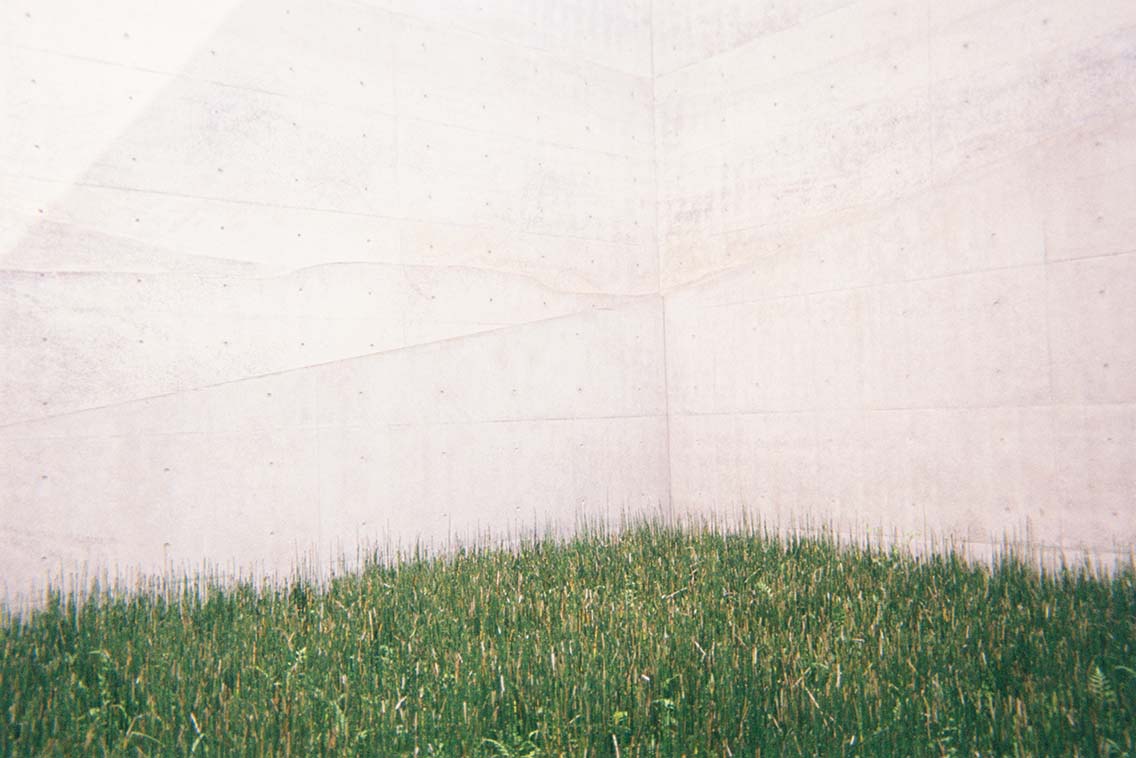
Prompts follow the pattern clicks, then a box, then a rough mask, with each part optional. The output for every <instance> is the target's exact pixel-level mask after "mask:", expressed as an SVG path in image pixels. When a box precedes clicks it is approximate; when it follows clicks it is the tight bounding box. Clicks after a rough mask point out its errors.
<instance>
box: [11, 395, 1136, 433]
mask: <svg viewBox="0 0 1136 758" xmlns="http://www.w3.org/2000/svg"><path fill="white" fill-rule="evenodd" d="M1124 407H1133V408H1136V400H1108V401H1096V402H1084V403H1059V402H1054V403H1004V404H986V405H911V406H902V405H897V406H876V407H855V408H849V407H816V408H794V409H790V410H775V409H755V410H730V411H690V410H680V411H673V410H672V411H671V415H672V416H688V417H691V418H698V417H702V416H708V417H717V416H807V415H810V414H834V413H839V414H864V413H909V412H916V413H922V412H928V411H996V410H1033V409H1039V410H1040V409H1046V408H1051V409H1075V408H1124ZM0 428H2V427H0Z"/></svg>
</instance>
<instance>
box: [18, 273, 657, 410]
mask: <svg viewBox="0 0 1136 758" xmlns="http://www.w3.org/2000/svg"><path fill="white" fill-rule="evenodd" d="M656 297H658V295H656V294H654V293H652V294H650V295H645V296H640V297H636V298H631V299H630V302H627V303H622V304H617V305H614V306H613V307H597V308H587V309H585V310H580V311H573V312H571V313H562V314H558V315H556V316H550V317H548V318H542V319H536V320H533V321H525V322H523V323H519V324H509V325H507V326H503V327H500V328H498V329H487V330H484V331H479V332H472V333H470V334H461V335H456V336H454V337H445V338H443V339H440V340H433V341H431V342H420V343H417V344H414V345H404V346H401V347H393V348H388V349H385V350H374V351H371V352H367V353H360V354H359V355H348V356H344V357H343V358H334V359H332V360H328V361H321V362H319V363H310V364H306V365H303V366H296V367H295V368H286V369H280V370H278V371H268V372H265V373H263V374H256V375H254V376H242V377H240V378H237V379H228V380H225V381H223V382H216V383H214V384H206V385H201V386H197V387H187V388H185V389H179V390H172V391H170V392H162V393H159V394H156V395H146V396H144V397H138V398H131V399H130V400H122V401H119V402H115V403H107V404H105V405H96V406H91V407H89V408H78V409H76V410H73V411H66V412H65V413H57V414H54V415H50V416H39V417H36V418H30V419H20V420H17V421H9V422H6V423H2V424H0V429H9V428H12V427H16V426H24V425H29V424H37V423H43V422H46V421H50V420H53V419H58V418H65V417H69V416H76V415H79V414H81V413H90V412H93V411H101V410H106V409H108V408H121V407H124V406H127V405H132V404H134V403H143V402H147V401H150V400H159V399H162V398H167V397H175V396H177V395H184V394H186V393H190V392H202V391H204V390H210V389H216V388H218V387H225V386H227V385H230V384H240V383H242V382H253V381H256V380H258V379H267V378H271V377H274V376H284V375H286V374H294V373H297V372H300V371H307V370H310V369H319V368H325V367H327V366H334V365H337V364H340V363H347V362H350V361H361V360H365V359H367V358H375V357H378V356H381V355H388V354H391V353H404V352H409V351H413V350H424V349H429V348H434V347H436V346H438V345H444V344H449V343H455V342H460V341H465V340H470V339H476V338H479V337H486V336H489V335H496V334H500V333H501V332H505V331H509V330H513V329H525V328H527V327H531V326H537V325H541V324H550V323H553V322H556V321H566V320H568V319H571V318H579V317H581V316H587V315H590V314H593V313H597V312H603V311H614V310H620V309H622V308H626V307H631V306H633V305H637V304H638V303H639V302H641V301H644V300H647V299H653V298H656Z"/></svg>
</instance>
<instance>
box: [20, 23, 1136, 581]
mask: <svg viewBox="0 0 1136 758" xmlns="http://www.w3.org/2000/svg"><path fill="white" fill-rule="evenodd" d="M0 47H2V49H3V53H2V54H3V59H2V62H0V136H2V139H0V160H2V165H0V360H2V362H3V366H4V368H3V374H2V383H0V456H2V457H0V460H2V462H3V468H2V471H0V577H2V585H3V588H2V592H3V593H4V595H5V596H9V597H11V596H16V595H20V594H26V593H28V592H31V591H33V590H34V588H36V587H39V586H42V583H43V581H44V579H45V578H46V577H47V576H49V575H52V574H55V575H57V574H58V573H59V572H64V573H70V572H74V571H78V570H81V569H82V568H83V567H86V569H87V570H88V571H91V572H97V571H99V570H101V569H104V568H105V569H109V570H122V569H137V570H141V571H154V570H161V569H162V568H164V567H170V566H187V565H188V566H194V565H200V562H201V561H211V562H213V563H215V564H219V565H222V566H228V567H230V568H233V569H240V570H267V571H287V570H288V568H289V567H290V565H291V564H292V562H293V561H294V560H295V558H296V557H297V556H298V555H301V556H302V555H308V554H309V552H310V551H318V552H319V553H320V554H321V555H322V556H323V557H324V558H333V557H334V554H335V553H336V551H338V550H344V551H345V552H348V553H350V552H351V550H352V549H353V547H354V545H355V544H356V543H357V541H359V540H363V541H374V542H379V543H383V542H402V543H403V544H406V543H409V542H412V541H414V540H416V539H423V540H427V541H433V542H435V543H438V542H440V541H442V540H449V539H451V538H454V537H458V538H461V537H473V536H476V535H478V534H482V533H484V531H485V530H489V531H493V532H495V533H497V534H500V533H502V532H505V531H509V530H514V529H517V528H520V526H521V525H526V526H528V527H529V528H531V527H532V526H534V525H535V526H537V527H538V528H543V527H545V526H549V525H553V526H556V525H560V526H564V527H565V528H567V527H570V526H571V525H572V524H573V523H576V521H577V520H578V519H580V518H589V517H605V516H611V515H618V514H622V513H646V512H649V513H660V512H661V513H663V514H666V515H672V514H674V515H694V516H705V515H711V514H723V513H730V514H737V513H739V512H743V511H744V512H745V513H747V514H748V515H749V516H750V517H751V518H758V519H765V520H767V521H770V522H773V523H777V524H781V525H786V526H787V527H789V526H793V525H799V524H801V523H804V522H809V523H830V524H834V525H836V526H837V527H839V528H841V529H847V530H848V531H850V532H854V533H860V534H864V533H875V534H885V535H890V538H892V539H895V540H898V541H900V542H903V541H909V542H919V541H923V542H924V543H926V541H928V540H931V539H957V540H963V541H966V542H968V543H970V544H973V545H977V546H984V545H985V546H989V545H996V544H999V543H1000V542H1001V541H1002V539H1003V538H1004V537H1007V536H1008V537H1010V538H1013V539H1021V540H1025V541H1029V542H1031V543H1032V544H1035V545H1040V546H1043V547H1046V548H1051V549H1054V550H1058V551H1059V550H1062V549H1066V548H1067V549H1069V550H1077V549H1081V548H1087V549H1090V550H1096V551H1102V552H1107V551H1117V550H1119V551H1123V550H1126V549H1130V548H1131V547H1132V546H1133V545H1134V544H1136V245H1134V243H1133V242H1132V230H1133V228H1136V226H1134V225H1136V179H1134V177H1136V62H1134V61H1136V6H1133V4H1132V3H1130V2H1127V0H1100V2H1095V3H1092V4H1090V5H1088V6H1085V5H1084V4H1082V3H1074V2H1071V0H1043V2H1032V3H1026V2H1004V1H999V2H995V1H994V0H965V2H959V3H951V4H943V3H934V2H929V1H921V2H904V1H901V0H859V1H853V0H792V1H790V2H778V3H766V2H742V0H708V1H707V2H700V3H689V2H682V1H680V0H615V1H613V0H539V1H535V2H534V1H533V0H419V1H415V2H411V1H410V0H368V1H367V2H361V1H360V0H332V2H327V3H318V4H317V3H312V2H307V1H306V0H286V1H285V2H276V1H273V2H269V0H203V1H202V2H197V3H190V4H186V3H173V2H141V0H111V1H110V2H104V3H97V4H92V3H87V4H83V3H77V2H71V1H69V0H36V1H35V2H32V1H31V0H0Z"/></svg>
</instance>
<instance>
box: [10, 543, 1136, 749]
mask: <svg viewBox="0 0 1136 758" xmlns="http://www.w3.org/2000/svg"><path fill="white" fill-rule="evenodd" d="M0 650H2V651H3V657H2V660H0V754H3V755H21V756H24V755H26V756H33V755H49V756H51V755H61V756H62V755H66V756H74V755H104V754H106V755H163V756H164V755H215V756H234V755H265V756H277V755H296V756H309V755H367V756H386V755H470V756H492V755H501V756H506V755H507V756H536V755H546V756H552V755H580V756H583V755H588V756H602V755H608V756H620V757H621V758H623V757H630V756H655V755H665V756H671V755H720V756H731V755H737V756H742V755H745V756H753V755H765V756H779V755H826V756H827V755H850V756H851V755H873V756H874V755H878V756H899V755H931V756H938V755H958V756H975V755H982V756H1003V755H1008V756H1026V755H1035V756H1054V755H1085V756H1096V755H1100V756H1103V755H1136V573H1134V572H1133V571H1132V569H1131V567H1128V568H1126V569H1124V570H1121V571H1120V572H1118V573H1116V574H1114V575H1112V576H1109V577H1103V576H1095V575H1093V574H1092V573H1091V572H1088V571H1086V570H1084V569H1079V570H1072V569H1066V570H1063V571H1061V572H1056V573H1050V574H1047V575H1042V574H1039V573H1038V572H1036V571H1034V570H1032V569H1030V568H1027V567H1026V566H1025V565H1024V564H1023V563H1021V562H1018V561H1015V560H1012V559H1007V560H1005V561H1003V562H1002V563H1001V564H1000V565H998V566H997V567H996V568H994V569H990V568H987V567H982V566H976V565H972V564H969V563H967V562H966V561H964V560H962V559H960V558H958V557H955V556H950V555H947V556H939V557H933V558H924V559H919V560H916V559H913V558H910V557H903V556H900V555H897V554H894V553H890V552H886V551H881V550H873V549H867V548H849V547H838V546H837V545H835V544H834V543H833V542H832V541H831V540H826V539H813V538H807V539H806V538H797V539H777V538H773V537H767V536H761V535H755V534H730V535H725V534H721V533H718V532H715V531H712V530H697V529H695V530H686V531H684V530H680V529H676V528H668V527H661V526H640V527H637V528H633V529H630V530H628V531H626V532H624V533H622V534H615V533H609V534H600V533H594V534H591V535H588V536H582V537H578V538H575V539H573V540H570V541H556V540H551V539H550V540H543V541H535V542H532V543H530V544H527V545H526V546H524V547H523V548H521V549H518V550H506V549H490V548H486V549H480V550H478V549H471V550H465V551H460V552H457V553H455V554H453V555H449V556H445V557H437V558H428V557H425V556H418V557H415V558H411V559H407V560H404V561H402V562H399V563H397V564H394V565H382V564H380V563H373V564H371V565H369V566H367V567H366V568H365V569H363V570H361V571H359V572H356V573H352V574H350V575H346V576H341V577H338V578H336V579H334V580H332V581H330V582H329V583H328V584H327V585H326V586H323V587H320V586H316V585H313V584H309V583H306V582H303V581H299V580H297V581H296V582H294V583H293V584H292V585H291V586H289V587H278V588H275V589H260V590H258V589H254V588H253V587H251V586H248V585H237V586H228V587H223V586H220V585H217V584H211V583H209V582H206V581H204V580H200V581H199V580H193V581H190V580H187V581H185V582H184V583H182V584H181V585H180V588H178V589H176V590H175V589H170V588H169V587H166V588H165V589H164V590H159V589H152V590H145V589H143V590H136V591H134V592H130V593H127V594H125V595H114V594H110V593H103V594H101V595H99V596H96V597H94V598H92V599H89V600H88V601H87V602H82V603H80V602H79V601H78V600H77V599H76V598H75V596H73V595H64V594H60V593H56V594H53V595H52V596H51V597H50V598H49V600H48V602H47V604H46V606H45V607H43V608H41V609H40V610H38V611H36V612H34V613H32V614H29V615H25V616H20V617H16V616H9V617H8V618H7V619H5V620H4V621H3V623H2V624H0Z"/></svg>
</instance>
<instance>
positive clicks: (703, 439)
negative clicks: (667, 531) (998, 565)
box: [655, 0, 1136, 550]
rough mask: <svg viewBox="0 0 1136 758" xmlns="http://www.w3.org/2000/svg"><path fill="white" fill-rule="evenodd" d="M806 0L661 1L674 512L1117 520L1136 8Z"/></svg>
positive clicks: (1123, 519) (1069, 542)
mask: <svg viewBox="0 0 1136 758" xmlns="http://www.w3.org/2000/svg"><path fill="white" fill-rule="evenodd" d="M799 5H801V7H800V8H798V7H797V5H796V4H792V3H790V4H789V5H787V6H782V5H780V4H779V5H778V7H777V8H773V7H772V6H769V7H765V6H761V7H760V8H759V7H758V6H756V5H753V4H749V5H747V6H746V7H745V8H742V7H741V5H739V4H738V3H734V2H732V0H721V1H719V2H711V3H701V4H699V5H698V6H697V7H694V6H692V5H690V4H688V3H677V2H674V3H672V2H664V3H657V4H656V9H655V24H656V33H655V54H656V61H655V66H656V69H655V70H656V75H657V79H656V121H657V124H656V129H657V145H658V150H659V170H658V181H659V221H658V229H659V247H660V250H659V259H660V282H661V288H662V290H663V292H664V294H665V303H666V305H665V307H666V312H667V316H666V320H667V335H668V339H667V370H668V383H669V395H670V402H671V413H672V418H671V430H672V436H671V451H672V457H671V465H672V471H671V477H672V493H673V498H674V505H675V508H676V509H678V510H680V511H684V510H691V511H694V512H704V511H706V510H714V509H716V508H717V509H723V508H724V509H735V508H752V509H753V510H754V511H755V512H757V513H758V514H760V515H762V516H765V517H769V518H772V519H773V520H774V521H777V522H779V523H782V524H792V523H794V522H795V521H798V520H800V519H816V520H818V521H820V522H827V521H830V522H832V523H834V524H836V525H838V526H840V527H841V528H849V529H852V530H853V531H855V530H856V529H860V530H865V529H883V530H885V531H886V530H887V529H893V530H896V531H898V532H900V533H901V534H902V533H909V534H912V535H917V536H918V538H919V539H924V538H925V537H926V536H927V535H939V536H950V537H952V538H955V539H961V540H964V541H967V542H970V543H975V544H978V543H981V544H986V545H991V544H993V545H997V544H999V542H1000V541H1001V539H1002V537H1003V536H1008V537H1010V538H1012V539H1019V540H1024V541H1032V542H1033V543H1034V544H1043V545H1051V546H1064V547H1068V548H1069V549H1078V548H1084V547H1088V548H1091V549H1097V550H1112V549H1115V548H1116V547H1117V546H1120V547H1121V548H1123V546H1125V545H1129V544H1131V531H1132V525H1133V523H1134V522H1133V513H1132V509H1131V507H1130V504H1131V502H1132V501H1133V498H1136V484H1134V483H1133V482H1132V481H1131V476H1130V471H1131V470H1132V465H1131V462H1130V461H1129V460H1127V453H1128V448H1125V447H1123V445H1124V444H1126V441H1127V440H1128V438H1129V437H1130V436H1131V435H1130V434H1129V432H1130V429H1128V423H1129V421H1130V418H1129V416H1128V415H1125V414H1126V413H1127V406H1128V404H1130V403H1131V402H1132V400H1133V396H1132V393H1133V388H1132V381H1133V377H1136V367H1134V365H1133V360H1134V358H1133V356H1132V354H1131V352H1132V351H1131V349H1130V344H1136V342H1134V341H1133V339H1132V335H1133V334H1136V323H1133V321H1132V318H1133V314H1134V313H1136V307H1134V304H1136V292H1131V291H1130V290H1131V287H1130V286H1129V285H1130V282H1131V280H1132V272H1131V270H1130V269H1131V265H1130V264H1131V261H1130V260H1129V259H1130V258H1131V257H1132V256H1131V255H1130V254H1131V252H1132V242H1131V239H1130V238H1131V231H1132V214H1131V206H1132V205H1133V203H1132V202H1131V198H1132V192H1133V191H1136V182H1134V181H1133V179H1132V177H1133V175H1134V174H1133V172H1132V170H1131V167H1132V164H1133V155H1132V150H1133V149H1134V148H1136V139H1134V138H1133V134H1134V133H1133V130H1132V129H1131V128H1130V125H1131V122H1132V118H1133V111H1132V104H1133V103H1134V102H1136V79H1134V78H1133V75H1134V72H1136V69H1134V68H1133V66H1132V65H1131V60H1132V41H1133V36H1132V34H1131V27H1132V26H1133V24H1134V23H1136V17H1134V9H1133V6H1132V4H1131V3H1125V2H1119V1H1117V2H1103V3H1097V4H1094V5H1093V7H1092V8H1084V7H1082V6H1080V5H1077V4H1075V3H1069V2H1066V1H1065V0H1048V1H1046V2H1042V3H1026V2H1011V3H1004V2H997V1H996V0H974V1H973V2H964V3H953V4H942V3H940V4H935V3H931V4H910V3H902V2H896V1H894V0H865V1H864V2H852V3H838V4H835V5H831V6H824V5H823V4H822V5H821V6H815V4H799ZM805 6H808V7H805ZM1122 503H1128V505H1122ZM1079 509H1083V510H1084V512H1085V513H1086V514H1087V517H1086V518H1085V519H1080V520H1079V519H1077V518H1076V516H1075V514H1076V513H1077V512H1078V510H1079Z"/></svg>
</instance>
